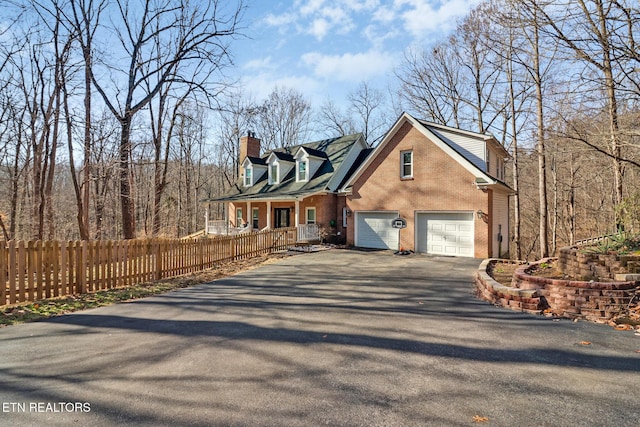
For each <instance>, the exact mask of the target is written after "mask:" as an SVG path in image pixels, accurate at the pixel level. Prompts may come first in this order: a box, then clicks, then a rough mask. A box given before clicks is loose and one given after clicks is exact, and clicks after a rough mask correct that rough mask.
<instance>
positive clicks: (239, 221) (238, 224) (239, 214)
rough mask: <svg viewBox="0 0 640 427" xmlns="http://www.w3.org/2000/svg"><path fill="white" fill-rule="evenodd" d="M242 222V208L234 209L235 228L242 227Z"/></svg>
mask: <svg viewBox="0 0 640 427" xmlns="http://www.w3.org/2000/svg"><path fill="white" fill-rule="evenodd" d="M243 224H244V220H243V219H242V208H236V227H242V225H243Z"/></svg>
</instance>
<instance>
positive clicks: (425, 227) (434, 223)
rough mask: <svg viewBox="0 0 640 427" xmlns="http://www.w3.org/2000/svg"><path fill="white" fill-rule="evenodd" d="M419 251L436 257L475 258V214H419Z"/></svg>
mask: <svg viewBox="0 0 640 427" xmlns="http://www.w3.org/2000/svg"><path fill="white" fill-rule="evenodd" d="M417 227H418V229H417V235H418V245H417V247H418V251H420V252H426V253H430V254H436V255H451V256H473V252H474V250H473V245H474V232H473V213H470V212H448V213H447V212H442V213H440V212H438V213H419V214H418V216H417Z"/></svg>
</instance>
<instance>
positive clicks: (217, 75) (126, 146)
mask: <svg viewBox="0 0 640 427" xmlns="http://www.w3.org/2000/svg"><path fill="white" fill-rule="evenodd" d="M246 7H247V6H246V5H245V4H243V3H242V1H235V2H233V1H218V0H208V1H200V2H195V3H194V2H189V1H186V0H147V1H142V2H128V1H125V0H111V1H107V0H42V1H35V0H16V1H12V2H6V3H3V4H2V5H0V16H3V18H2V22H1V23H0V24H1V25H0V40H2V43H0V228H1V229H2V235H3V237H4V239H6V240H12V239H25V240H28V239H60V240H74V239H83V240H87V239H119V238H127V239H129V238H135V237H148V236H162V237H180V236H184V235H187V234H190V233H192V232H194V231H196V230H198V229H201V228H203V226H204V210H205V208H206V207H207V206H206V205H205V204H203V203H201V202H200V200H202V199H206V198H209V197H213V196H216V195H219V194H221V193H222V192H223V191H224V190H225V189H226V188H228V187H229V185H231V183H233V182H234V181H235V179H236V174H237V150H238V147H237V140H238V138H239V136H241V135H242V134H245V133H246V132H247V131H248V130H252V131H254V132H256V134H257V136H258V137H260V138H261V139H262V141H263V149H269V148H274V147H279V146H287V145H295V144H299V143H303V142H307V141H309V139H310V138H314V139H315V138H322V137H333V136H338V135H341V134H348V133H352V132H364V134H365V137H366V139H367V141H368V142H369V143H370V144H372V145H375V144H376V143H377V142H378V141H379V140H380V138H381V137H382V136H383V135H384V133H385V132H386V131H387V130H388V128H389V127H390V125H391V124H392V123H393V121H394V120H395V119H396V118H397V117H398V116H399V115H400V113H401V112H402V111H408V112H410V113H412V114H414V115H415V116H417V117H420V118H424V119H426V120H431V121H434V122H437V123H442V124H446V125H450V126H456V127H461V128H463V129H468V130H473V131H478V132H488V133H492V134H494V135H495V136H496V137H497V138H498V139H499V140H500V141H501V142H502V143H503V144H504V146H505V147H506V148H507V149H508V151H509V152H510V153H512V155H513V159H512V161H511V162H510V163H509V165H510V166H509V172H510V173H509V175H508V177H507V183H508V184H509V185H510V186H512V187H513V188H514V189H515V190H517V195H516V196H514V197H513V198H512V200H511V206H512V227H511V236H510V241H511V246H510V248H511V256H512V257H514V258H521V259H522V258H529V259H531V258H538V257H541V256H546V255H547V254H552V253H554V252H555V250H556V249H557V248H558V247H560V246H562V245H565V244H569V243H572V242H573V241H575V240H576V239H581V238H587V237H592V236H596V235H602V234H606V233H611V232H613V231H615V230H616V229H620V228H622V227H623V226H624V228H625V230H627V231H631V232H638V229H639V228H640V227H639V225H640V213H639V212H640V211H639V206H640V189H639V185H638V184H639V183H640V179H639V176H638V174H639V172H640V124H639V123H640V120H639V119H640V105H639V101H640V47H639V45H638V43H639V42H640V40H639V37H640V32H639V30H640V9H639V6H638V3H637V1H635V0H633V1H632V0H628V1H599V0H590V1H587V0H565V1H539V0H521V1H515V0H514V1H509V0H499V1H488V2H484V3H482V4H480V5H479V6H478V7H477V8H475V9H474V10H473V11H471V12H470V13H469V14H468V15H467V16H466V17H465V18H464V19H462V20H461V21H460V22H459V23H458V26H457V29H456V31H454V33H453V35H449V36H446V37H444V38H443V39H442V40H439V41H437V42H436V43H434V44H432V45H429V46H422V47H421V48H412V49H407V51H406V52H405V55H404V59H403V61H401V62H400V63H398V64H397V65H396V68H395V76H394V84H393V85H391V86H390V87H385V88H378V87H373V86H372V85H371V84H370V83H368V82H362V83H361V84H360V85H358V86H356V87H354V88H353V91H352V92H351V93H349V94H348V95H347V99H346V101H345V100H326V101H324V102H323V103H322V105H321V106H320V107H317V108H312V103H311V101H310V100H308V99H305V98H304V96H303V95H302V94H301V93H299V92H298V91H296V90H295V89H293V88H288V87H274V88H273V90H272V92H271V94H270V95H269V96H268V97H267V98H266V99H255V97H254V96H253V95H252V94H250V93H247V92H246V91H245V90H243V88H242V87H240V86H238V85H237V84H232V83H231V82H230V80H229V78H228V77H227V74H228V73H227V71H229V70H230V69H231V68H230V67H232V62H231V60H230V59H231V57H230V54H231V53H232V52H231V51H230V49H231V47H230V46H232V43H231V42H232V40H233V39H234V38H237V37H245V36H246V37H250V36H251V34H248V33H247V30H246V29H243V28H244V26H243V25H242V24H243V12H244V11H245V8H246ZM211 209H212V213H211V216H212V217H215V215H216V214H219V213H220V207H219V206H216V205H212V206H211Z"/></svg>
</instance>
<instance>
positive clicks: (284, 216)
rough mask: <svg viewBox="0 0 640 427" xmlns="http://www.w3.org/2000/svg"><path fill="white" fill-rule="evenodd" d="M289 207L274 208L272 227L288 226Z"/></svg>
mask: <svg viewBox="0 0 640 427" xmlns="http://www.w3.org/2000/svg"><path fill="white" fill-rule="evenodd" d="M289 212H290V211H289V208H275V209H274V210H273V213H274V224H273V228H282V227H289Z"/></svg>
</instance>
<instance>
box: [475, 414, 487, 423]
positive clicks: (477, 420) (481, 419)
mask: <svg viewBox="0 0 640 427" xmlns="http://www.w3.org/2000/svg"><path fill="white" fill-rule="evenodd" d="M487 421H489V418H488V417H481V416H480V415H474V416H473V422H474V423H486V422H487Z"/></svg>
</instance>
